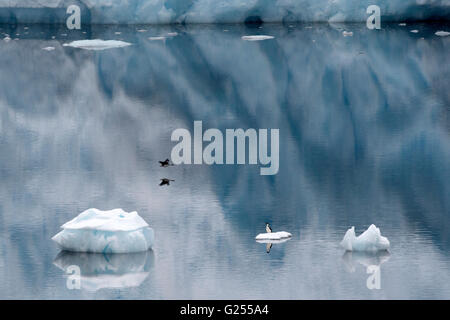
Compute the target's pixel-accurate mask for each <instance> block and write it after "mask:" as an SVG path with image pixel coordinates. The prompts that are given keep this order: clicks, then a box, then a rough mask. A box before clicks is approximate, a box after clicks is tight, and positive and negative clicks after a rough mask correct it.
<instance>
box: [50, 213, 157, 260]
mask: <svg viewBox="0 0 450 320" xmlns="http://www.w3.org/2000/svg"><path fill="white" fill-rule="evenodd" d="M61 228H62V229H63V230H62V231H61V232H59V233H58V234H56V235H55V236H54V237H53V238H52V240H53V241H55V242H56V243H57V244H58V245H59V246H60V247H61V248H62V249H63V250H67V251H75V252H95V253H130V252H141V251H147V250H149V249H150V248H151V247H152V245H153V241H154V237H155V236H154V233H153V229H152V228H150V227H149V225H148V224H147V222H145V221H144V219H142V218H141V217H140V216H139V215H138V213H137V212H136V211H133V212H125V211H123V210H122V209H113V210H109V211H102V210H98V209H93V208H91V209H88V210H86V211H83V212H82V213H80V214H79V215H78V216H77V217H75V218H74V219H72V220H70V221H69V222H67V223H65V224H63V225H62V226H61Z"/></svg>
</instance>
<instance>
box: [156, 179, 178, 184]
mask: <svg viewBox="0 0 450 320" xmlns="http://www.w3.org/2000/svg"><path fill="white" fill-rule="evenodd" d="M160 180H161V182H160V184H159V185H160V186H164V185H168V186H170V182H171V181H175V180H172V179H167V178H162V179H160Z"/></svg>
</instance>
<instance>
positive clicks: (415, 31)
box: [410, 29, 419, 33]
mask: <svg viewBox="0 0 450 320" xmlns="http://www.w3.org/2000/svg"><path fill="white" fill-rule="evenodd" d="M410 32H412V33H419V30H416V29H414V30H411V31H410Z"/></svg>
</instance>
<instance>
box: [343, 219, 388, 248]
mask: <svg viewBox="0 0 450 320" xmlns="http://www.w3.org/2000/svg"><path fill="white" fill-rule="evenodd" d="M341 246H342V247H343V248H344V249H345V250H347V251H379V250H387V249H389V247H390V243H389V240H388V239H387V238H386V237H383V236H382V235H381V232H380V229H378V228H377V227H376V226H375V225H373V224H372V225H370V227H369V228H368V229H367V230H366V231H364V232H363V233H362V234H360V235H359V236H358V237H357V236H356V235H355V227H351V228H350V229H348V230H347V232H346V233H345V236H344V239H342V241H341Z"/></svg>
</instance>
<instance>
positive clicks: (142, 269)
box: [53, 251, 154, 291]
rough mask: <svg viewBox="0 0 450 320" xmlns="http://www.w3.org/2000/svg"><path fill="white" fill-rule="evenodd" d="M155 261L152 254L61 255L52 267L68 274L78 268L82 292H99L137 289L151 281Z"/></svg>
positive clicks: (149, 252)
mask: <svg viewBox="0 0 450 320" xmlns="http://www.w3.org/2000/svg"><path fill="white" fill-rule="evenodd" d="M153 259H154V258H153V252H152V251H145V252H138V253H122V254H101V253H76V252H68V251H61V252H60V253H59V254H58V256H57V257H56V258H55V260H54V261H53V264H54V265H56V266H57V267H58V268H60V269H61V270H64V271H65V272H67V269H68V268H69V267H70V266H78V267H79V268H80V271H81V276H80V285H81V288H82V289H85V290H88V291H97V290H100V289H103V288H110V289H112V288H114V289H118V288H129V287H138V286H139V285H140V284H141V283H142V282H143V281H144V280H145V279H146V278H147V277H148V274H149V270H150V268H151V266H152V264H153ZM68 273H69V272H68Z"/></svg>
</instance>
